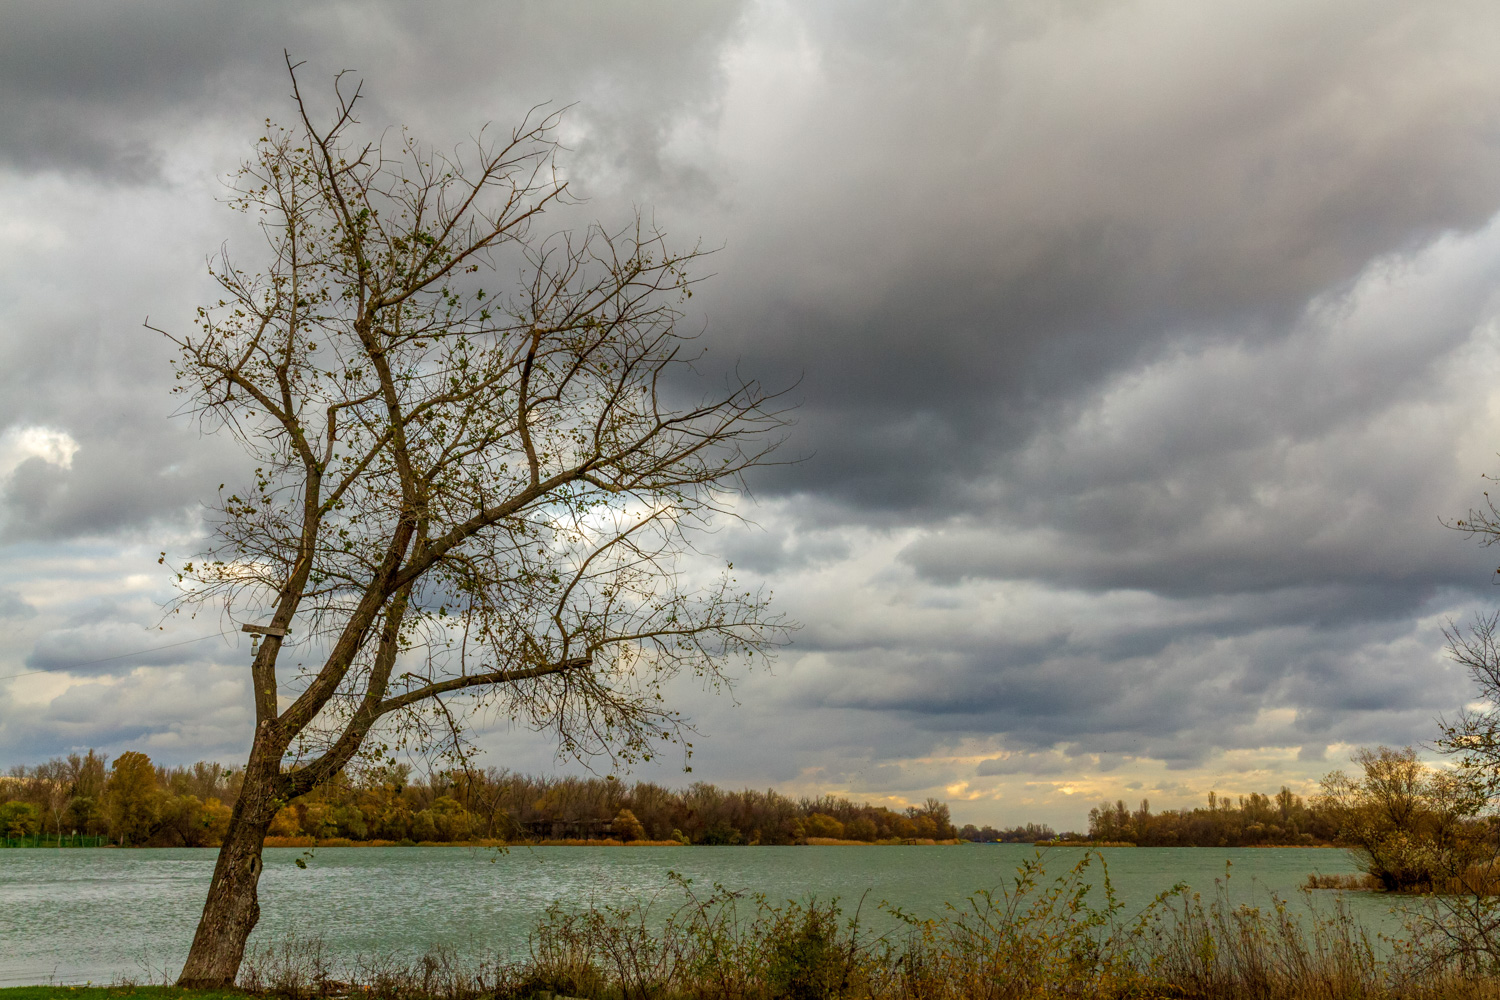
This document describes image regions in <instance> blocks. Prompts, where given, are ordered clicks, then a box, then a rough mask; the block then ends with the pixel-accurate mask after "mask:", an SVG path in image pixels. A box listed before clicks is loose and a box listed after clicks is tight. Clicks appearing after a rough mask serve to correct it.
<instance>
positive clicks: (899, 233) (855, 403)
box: [715, 4, 1500, 517]
mask: <svg viewBox="0 0 1500 1000" xmlns="http://www.w3.org/2000/svg"><path fill="white" fill-rule="evenodd" d="M833 9H834V10H835V11H837V13H825V14H822V15H813V16H812V17H810V19H811V20H816V21H819V22H820V23H819V25H818V27H819V29H821V31H820V33H819V34H818V36H817V38H816V44H817V45H818V46H819V48H818V52H817V60H816V62H817V65H816V68H815V69H813V70H809V71H808V75H809V77H810V78H811V79H812V80H814V81H816V82H817V83H824V84H828V85H826V86H822V87H810V88H809V92H808V94H806V95H801V96H800V97H799V99H798V100H797V102H796V103H794V104H792V105H791V106H790V107H787V108H778V111H780V112H781V115H780V117H778V119H777V121H778V122H781V121H784V122H785V125H784V127H780V128H776V127H769V126H768V127H767V129H766V131H767V133H768V134H767V135H765V136H764V137H763V138H764V139H766V140H771V141H767V142H766V145H767V146H768V147H769V148H770V149H773V150H775V151H776V153H777V154H778V156H777V158H776V159H775V160H774V162H765V161H769V160H771V157H770V155H769V154H768V155H766V156H765V157H763V158H761V159H759V160H755V161H754V165H755V166H757V167H765V168H766V171H765V173H764V174H761V175H757V176H756V177H754V178H746V179H744V181H743V183H742V184H741V186H740V189H739V190H738V191H737V197H738V198H739V199H740V200H741V201H742V202H746V203H749V204H747V207H753V208H755V209H758V210H760V211H763V212H765V213H766V214H767V215H768V216H769V217H770V218H771V219H772V220H773V221H774V222H775V223H776V224H775V225H768V226H763V227H758V228H757V229H755V230H754V231H753V232H750V233H739V234H736V237H735V238H734V239H731V241H730V251H729V256H730V257H731V259H734V261H735V264H736V265H740V266H741V267H743V269H744V273H745V274H746V275H747V276H748V277H749V278H750V279H751V283H750V284H748V285H745V284H740V283H738V282H737V279H736V277H735V273H736V271H738V270H740V268H739V267H733V268H726V272H727V277H726V279H725V282H726V284H733V285H734V286H735V287H734V288H732V289H730V290H726V291H725V292H724V293H723V294H724V296H725V298H726V299H729V300H730V301H732V302H733V303H734V307H733V308H732V309H731V310H730V312H729V315H728V316H727V317H724V316H717V317H716V320H715V322H716V326H719V327H722V326H725V325H732V324H737V323H738V322H739V321H740V317H745V318H746V319H749V318H750V317H753V318H754V322H753V324H751V323H743V325H736V326H735V328H734V332H735V335H736V337H737V342H738V343H739V344H740V345H741V349H742V350H744V351H745V352H746V353H751V352H753V353H754V355H755V357H756V359H757V361H758V362H759V363H762V364H765V363H767V356H768V355H769V356H770V359H771V363H774V364H777V365H779V366H781V367H780V370H781V371H783V372H784V373H789V372H793V371H797V372H803V373H805V376H804V381H803V385H804V387H805V392H806V395H807V398H808V403H807V406H806V408H805V410H804V413H803V421H802V427H801V434H802V437H801V440H802V443H803V444H804V445H806V446H808V447H810V448H812V449H815V450H816V453H817V455H818V458H819V460H818V461H817V462H812V463H806V464H803V465H799V466H795V467H792V468H789V469H785V470H782V471H781V472H780V473H779V475H777V476H774V477H767V479H766V480H765V482H766V483H767V484H768V485H769V484H771V483H774V484H775V486H776V487H777V488H780V489H787V490H798V489H800V490H809V491H815V492H825V493H832V494H834V495H836V496H838V497H839V498H840V499H842V500H844V501H846V502H847V503H849V504H850V505H851V506H854V507H869V506H874V507H897V508H900V509H902V510H903V511H906V512H907V513H908V514H909V515H912V516H917V517H923V516H930V515H931V514H932V513H941V512H943V511H945V510H951V509H955V508H956V509H971V508H972V506H973V501H972V499H971V498H970V497H968V495H967V493H968V484H969V482H970V480H971V479H972V478H973V477H974V476H975V475H976V474H979V475H984V474H988V473H993V472H997V471H998V470H997V469H996V468H995V466H996V464H997V463H998V462H999V461H1000V460H1001V458H1002V457H1003V456H1004V455H1006V454H1008V453H1009V452H1011V451H1012V450H1014V449H1015V448H1017V447H1019V446H1020V445H1022V444H1023V443H1024V442H1025V441H1027V440H1028V439H1029V436H1030V435H1031V433H1033V432H1034V430H1035V429H1036V424H1037V422H1038V421H1039V420H1041V419H1043V418H1045V417H1046V416H1047V415H1048V413H1049V411H1051V410H1053V409H1054V408H1056V407H1059V406H1064V405H1066V404H1067V403H1068V402H1069V401H1071V400H1073V399H1075V398H1076V397H1077V396H1078V395H1079V394H1080V393H1083V392H1085V391H1088V390H1089V389H1090V388H1091V387H1094V386H1096V385H1097V384H1098V383H1099V381H1100V380H1101V378H1103V377H1105V376H1106V375H1108V374H1109V373H1111V372H1114V371H1117V370H1119V369H1121V368H1122V367H1127V366H1132V365H1134V364H1138V363H1140V362H1141V361H1143V360H1146V359H1149V358H1151V357H1152V356H1154V355H1156V354H1157V353H1158V352H1159V351H1160V350H1162V349H1163V348H1164V347H1166V346H1168V345H1171V344H1173V343H1175V342H1178V341H1180V340H1181V339H1182V338H1185V337H1187V338H1194V339H1196V338H1202V337H1208V338H1223V339H1230V340H1238V339H1246V338H1248V339H1251V340H1256V339H1263V338H1266V337H1277V336H1280V335H1281V334H1282V333H1283V331H1284V330H1285V327H1286V325H1287V324H1289V323H1291V322H1293V321H1295V318H1296V317H1297V316H1298V314H1299V313H1300V312H1301V311H1302V310H1303V308H1304V307H1305V306H1306V304H1307V303H1308V301H1309V300H1310V299H1311V298H1313V297H1315V296H1317V295H1319V294H1321V293H1323V292H1324V291H1325V290H1326V289H1328V288H1330V287H1334V286H1337V285H1339V284H1340V283H1342V282H1345V281H1348V280H1350V279H1352V278H1353V277H1354V276H1355V275H1356V274H1358V273H1359V272H1360V271H1361V270H1362V269H1363V268H1364V267H1365V266H1366V264H1367V263H1368V262H1369V261H1370V260H1371V259H1372V258H1374V257H1376V256H1379V255H1381V254H1383V253H1387V252H1391V251H1396V250H1403V249H1408V248H1411V247H1412V246H1414V245H1417V244H1420V242H1421V241H1422V240H1424V239H1425V238H1427V237H1430V236H1432V235H1435V234H1437V233H1440V232H1442V231H1444V230H1445V229H1449V228H1460V229H1462V228H1471V227H1477V226H1479V225H1482V224H1483V223H1484V222H1485V221H1486V220H1487V219H1488V218H1489V216H1490V215H1491V214H1492V213H1493V212H1494V210H1495V208H1496V206H1497V205H1500V180H1497V178H1500V170H1497V169H1496V168H1497V167H1500V146H1497V143H1496V136H1497V131H1496V127H1495V119H1494V114H1493V112H1492V111H1491V110H1490V109H1492V108H1494V107H1496V106H1497V105H1496V101H1495V99H1496V97H1497V96H1500V84H1497V81H1496V79H1495V78H1494V75H1493V74H1490V73H1487V72H1483V71H1482V69H1481V67H1482V66H1483V65H1484V64H1485V63H1487V61H1488V56H1487V55H1486V54H1485V49H1484V47H1483V46H1481V45H1477V44H1475V40H1476V39H1477V38H1493V37H1494V33H1495V24H1494V23H1493V22H1494V20H1495V19H1494V18H1493V17H1492V16H1488V17H1484V16H1477V15H1478V14H1479V11H1478V9H1477V8H1464V9H1462V10H1460V9H1459V8H1453V9H1448V10H1445V11H1444V12H1443V13H1440V14H1433V13H1431V12H1427V14H1429V15H1430V16H1424V19H1423V22H1422V23H1421V24H1414V23H1413V19H1412V17H1411V16H1410V14H1409V8H1405V7H1404V6H1402V5H1395V4H1376V5H1348V4H1328V5H1322V6H1319V7H1317V8H1314V7H1310V6H1308V5H1280V4H1267V5H1259V6H1258V7H1255V8H1250V7H1241V8H1239V9H1237V10H1236V11H1235V12H1234V13H1233V14H1228V13H1226V12H1225V11H1223V10H1216V11H1214V12H1213V13H1212V14H1211V15H1210V14H1209V12H1208V10H1207V9H1204V8H1194V7H1192V6H1191V5H1182V4H1175V5H1174V4H1160V5H1151V6H1131V7H1128V8H1127V7H1110V8H1098V9H1096V11H1095V12H1092V13H1091V14H1089V15H1081V16H1065V15H1059V16H1057V17H1056V18H1055V20H1048V19H1046V18H1042V17H1036V18H1033V19H1018V18H1016V17H1015V16H1014V15H1013V13H1005V12H1002V13H995V14H989V13H979V12H976V11H975V10H973V9H969V8H960V7H957V6H947V7H940V8H937V9H936V10H929V9H928V8H923V9H922V11H921V13H920V14H918V13H917V12H916V11H915V10H914V9H912V10H902V11H901V12H900V13H895V12H892V11H890V10H888V11H887V12H886V13H885V14H883V15H881V14H876V15H870V13H869V12H868V11H865V10H863V9H862V10H860V11H859V12H858V14H857V15H856V14H855V13H854V12H853V11H852V10H847V9H845V8H833ZM1014 9H1015V8H1004V9H1003V10H1004V11H1007V12H1013V10H1014ZM856 16H857V17H858V18H859V19H860V22H861V23H860V25H858V26H855V25H854V24H853V23H852V21H853V20H854V18H855V17H856ZM1476 17H1477V20H1476ZM1019 21H1027V23H1018V22H1019ZM1418 28H1420V29H1421V30H1420V31H1418V30H1417V29H1418ZM1199 32H1201V33H1199ZM1470 32H1473V33H1474V34H1473V35H1472V36H1471V35H1470V34H1469V33H1470ZM976 36H980V37H982V38H983V43H982V44H979V43H975V44H973V47H972V48H971V49H968V50H964V49H962V48H961V47H960V45H961V43H960V41H959V40H969V41H972V40H973V39H975V37H976ZM1288 37H1294V38H1307V37H1317V38H1319V39H1321V40H1322V43H1321V44H1320V45H1310V44H1296V45H1285V44H1279V43H1281V42H1284V41H1285V40H1286V39H1287V38H1288ZM898 39H899V41H897V40H898ZM1394 39H1401V40H1402V41H1403V42H1405V44H1396V43H1395V41H1394ZM956 48H958V51H955V49H956ZM1435 63H1441V64H1442V65H1443V66H1444V67H1445V70H1444V71H1443V72H1441V73H1434V71H1433V70H1434V64H1435ZM842 79H859V80H861V81H862V84H861V85H860V86H848V87H841V86H836V85H832V81H836V80H842ZM775 140H784V141H775ZM794 151H795V152H794ZM788 153H791V154H792V155H787V154H788ZM767 298H770V299H771V300H772V301H773V302H774V303H775V305H774V307H773V309H771V310H767V309H766V308H765V307H764V305H761V303H764V302H765V300H766V299H767ZM747 299H753V300H754V301H755V302H756V303H757V305H756V306H755V307H754V308H752V307H751V306H750V304H749V303H748V302H747V301H746V300H747Z"/></svg>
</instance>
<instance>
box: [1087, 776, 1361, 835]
mask: <svg viewBox="0 0 1500 1000" xmlns="http://www.w3.org/2000/svg"><path fill="white" fill-rule="evenodd" d="M1341 821H1342V817H1341V815H1340V814H1339V812H1338V810H1337V809H1336V808H1335V807H1334V806H1333V804H1331V803H1329V802H1327V801H1325V800H1324V798H1323V797H1321V796H1320V797H1317V798H1314V799H1313V800H1312V802H1311V803H1305V802H1303V801H1302V797H1301V796H1299V795H1294V794H1293V793H1292V791H1291V789H1289V788H1287V787H1286V786H1282V789H1281V791H1279V792H1277V793H1276V794H1275V795H1274V796H1269V797H1268V796H1265V795H1260V794H1258V793H1251V794H1250V795H1241V796H1239V797H1238V800H1235V801H1232V800H1230V799H1228V798H1225V797H1221V796H1219V795H1217V794H1215V793H1214V792H1209V793H1208V805H1207V806H1200V807H1198V808H1196V809H1169V810H1166V811H1164V812H1159V813H1153V812H1152V811H1151V803H1150V802H1149V801H1147V800H1145V799H1142V800H1141V804H1140V806H1139V807H1138V808H1136V809H1134V810H1132V809H1130V808H1129V807H1127V806H1126V805H1125V803H1124V802H1123V801H1116V802H1115V803H1113V804H1111V803H1109V802H1104V803H1101V804H1100V805H1099V806H1098V807H1097V808H1094V809H1091V810H1089V832H1088V835H1087V836H1086V837H1080V836H1078V835H1077V834H1071V833H1069V834H1063V836H1062V837H1060V838H1058V839H1063V840H1073V839H1078V840H1090V841H1094V842H1110V843H1128V844H1135V845H1137V846H1140V847H1260V846H1273V845H1287V846H1303V847H1307V846H1315V845H1324V844H1331V843H1333V842H1334V840H1335V839H1336V838H1337V837H1338V834H1339V827H1340V823H1341Z"/></svg>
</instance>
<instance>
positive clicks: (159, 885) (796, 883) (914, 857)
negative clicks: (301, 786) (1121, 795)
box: [0, 844, 1392, 986]
mask: <svg viewBox="0 0 1500 1000" xmlns="http://www.w3.org/2000/svg"><path fill="white" fill-rule="evenodd" d="M1036 853H1037V852H1036V850H1035V849H1034V848H1032V847H1029V846H1023V845H978V844H974V845H964V846H960V847H639V848H619V847H614V848H611V847H602V848H590V847H543V848H515V849H512V850H510V851H508V852H503V853H502V852H498V851H495V850H489V849H482V848H466V847H343V848H322V849H319V850H317V851H316V852H315V853H314V854H313V855H312V857H311V858H304V860H305V863H306V865H307V867H306V868H305V869H304V868H301V867H298V865H297V864H296V861H297V859H298V858H303V855H304V852H303V851H301V850H298V849H296V848H281V849H270V850H267V851H266V853H265V862H266V866H265V873H264V875H263V876H262V878H261V889H260V898H261V912H262V916H261V922H260V926H259V927H258V928H257V929H256V932H255V935H254V937H253V938H252V942H251V943H252V946H254V945H256V944H257V943H260V944H264V943H267V942H273V941H279V940H282V939H284V938H285V937H287V936H288V935H291V936H295V937H312V936H317V937H320V938H321V939H322V941H323V943H324V946H325V948H327V949H328V950H329V951H331V952H332V954H334V955H335V956H338V957H340V958H342V959H345V960H348V959H352V958H353V957H355V956H357V955H360V954H366V955H370V954H388V955H395V956H401V957H416V956H418V955H420V954H422V953H423V952H424V951H426V950H427V949H429V948H432V947H434V946H439V945H441V946H446V947H451V948H453V949H456V950H457V951H458V953H459V954H461V955H469V956H496V955H499V956H506V955H516V954H519V953H521V952H523V951H524V949H525V947H526V938H527V934H528V932H529V931H530V930H531V928H532V927H533V926H534V925H535V922H536V920H537V918H538V917H539V916H540V915H541V914H542V913H543V911H544V910H545V909H546V907H547V906H548V904H550V903H552V902H554V901H557V900H561V901H563V902H564V903H566V904H568V905H586V904H588V903H614V904H618V903H623V902H628V901H631V900H644V899H648V898H651V897H652V896H653V895H655V896H658V898H659V899H661V900H664V901H669V902H670V901H676V900H680V899H681V898H682V896H681V890H680V889H679V888H676V887H674V886H672V885H671V883H670V880H669V878H668V873H669V872H673V871H675V872H677V873H679V874H680V875H682V876H683V877H685V878H687V879H691V880H692V885H693V888H694V889H695V890H701V891H704V892H707V891H711V889H712V886H713V885H714V884H715V883H718V884H721V885H723V886H725V887H727V888H729V889H735V890H741V889H743V890H748V891H751V892H761V893H765V894H766V895H767V896H768V897H769V898H770V899H772V900H777V901H779V900H785V899H799V900H805V899H807V898H809V897H816V898H818V899H821V900H827V899H829V898H831V897H838V898H840V900H841V901H842V902H843V904H844V906H845V909H846V911H852V910H853V909H854V908H855V907H856V906H859V905H860V901H861V899H862V898H863V900H864V902H863V909H862V911H861V912H862V917H865V918H867V920H866V922H867V924H868V925H869V926H871V927H872V928H874V929H876V930H877V931H878V930H880V929H882V928H885V927H889V926H890V924H891V922H890V919H889V918H888V917H886V916H884V915H883V914H882V912H881V911H880V908H879V905H878V904H880V903H881V902H888V903H891V904H894V905H896V906H899V907H901V908H902V909H904V910H906V911H908V912H913V913H917V914H919V915H932V916H935V915H938V914H940V913H941V912H942V910H943V906H944V904H945V903H962V901H963V900H964V899H965V898H966V897H968V896H969V895H970V894H972V893H973V892H975V891H976V890H979V889H990V890H995V889H1000V888H1002V887H1003V886H1004V885H1005V884H1006V883H1007V880H1008V879H1011V878H1013V876H1014V873H1015V870H1016V868H1017V867H1018V866H1019V865H1020V864H1022V863H1023V862H1024V861H1025V860H1026V859H1028V858H1031V857H1034V856H1035V855H1036ZM1083 853H1084V852H1083V851H1081V850H1079V849H1076V848H1051V849H1048V850H1046V851H1044V852H1043V864H1044V865H1045V868H1046V870H1047V873H1048V875H1049V876H1055V875H1061V874H1063V873H1064V872H1066V871H1067V869H1068V868H1069V867H1071V866H1072V865H1073V864H1074V863H1076V862H1077V860H1078V859H1079V858H1080V857H1081V856H1082V855H1083ZM1100 853H1101V854H1102V855H1103V857H1104V859H1105V863H1106V864H1107V866H1108V870H1109V875H1110V878H1111V881H1112V883H1113V885H1114V888H1115V890H1116V892H1117V894H1118V896H1119V898H1120V900H1121V902H1122V903H1124V904H1125V907H1126V913H1127V914H1129V913H1134V912H1137V911H1139V909H1140V908H1141V907H1143V906H1145V905H1146V904H1148V903H1149V902H1150V901H1151V899H1152V898H1153V897H1154V896H1155V895H1156V894H1157V893H1159V892H1161V891H1163V890H1165V889H1168V888H1170V887H1171V886H1172V885H1174V884H1176V883H1179V882H1185V883H1187V884H1189V885H1191V886H1192V887H1193V888H1194V889H1196V890H1198V891H1200V892H1203V893H1204V894H1205V895H1208V894H1210V893H1212V892H1214V891H1215V880H1216V879H1222V878H1223V876H1224V875H1225V872H1226V864H1227V865H1229V868H1228V870H1229V871H1230V872H1231V873H1232V877H1231V878H1230V880H1229V882H1228V891H1229V894H1230V896H1231V898H1232V899H1234V900H1235V901H1236V902H1253V903H1264V902H1266V901H1267V900H1268V899H1269V896H1270V894H1271V893H1273V892H1274V893H1277V894H1279V895H1281V896H1283V897H1295V896H1296V895H1297V889H1298V886H1299V885H1300V884H1301V883H1302V881H1303V880H1304V879H1305V878H1306V876H1307V875H1308V873H1309V872H1322V873H1335V872H1350V871H1353V870H1354V869H1353V865H1352V864H1351V862H1350V859H1349V857H1348V855H1347V854H1345V852H1343V851H1337V850H1326V849H1313V848H1286V849H1274V850H1272V849H1267V850H1260V849H1253V848H1219V849H1216V848H1104V849H1103V850H1102V851H1101V852H1100ZM214 857H215V852H214V851H212V850H193V849H181V850H174V849H141V850H110V849H95V850H90V849H74V850H47V849H24V850H23V849H15V850H0V985H7V986H8V985H20V984H29V983H45V982H49V981H52V982H59V983H81V982H86V981H92V982H94V983H106V982H111V981H115V980H120V979H133V980H136V981H141V982H146V981H157V982H160V981H162V980H163V978H167V977H170V976H172V975H174V974H175V973H176V971H177V969H178V968H179V967H180V966H181V963H182V960H183V957H184V956H185V955H186V954H187V948H188V944H189V943H190V942H191V940H192V936H193V930H194V927H195V926H196V924H197V919H198V913H199V910H200V908H201V907H202V905H203V897H204V894H205V892H206V891H207V887H208V880H209V876H210V875H211V873H212V871H213V864H214ZM1323 895H1324V897H1325V898H1326V895H1327V894H1323ZM1348 895H1349V899H1350V902H1351V906H1352V909H1353V911H1354V912H1355V913H1356V915H1358V916H1359V917H1360V918H1361V919H1362V920H1364V921H1366V922H1367V923H1370V924H1371V925H1375V926H1382V927H1387V928H1388V927H1389V926H1390V925H1391V924H1392V917H1391V916H1390V901H1389V900H1388V899H1386V898H1383V897H1379V896H1374V895H1369V894H1364V893H1351V894H1348Z"/></svg>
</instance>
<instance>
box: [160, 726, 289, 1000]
mask: <svg viewBox="0 0 1500 1000" xmlns="http://www.w3.org/2000/svg"><path fill="white" fill-rule="evenodd" d="M268 756H270V755H269V754H266V753H264V752H263V750H262V748H261V747H256V748H255V749H253V750H252V751H251V755H250V764H249V766H248V767H246V769H245V781H244V784H243V785H242V786H241V789H240V797H239V799H238V800H237V801H236V802H235V804H234V812H233V813H232V814H231V816H230V818H229V829H228V830H227V831H226V832H225V834H224V844H223V846H222V847H220V848H219V861H218V864H216V865H215V866H214V878H213V882H212V883H211V884H210V885H209V887H208V900H207V902H205V903H204V904H203V916H202V918H201V919H200V920H199V921H198V933H197V934H195V935H194V936H193V946H192V948H191V950H189V952H188V957H187V962H185V963H184V964H183V966H182V974H181V975H180V976H178V978H177V985H178V986H182V987H190V988H193V989H217V988H224V987H230V986H233V985H234V980H235V977H236V976H238V975H239V971H240V962H241V961H242V960H243V959H244V957H245V942H246V941H247V940H249V938H250V932H251V931H252V930H254V929H255V925H256V923H257V922H258V921H259V920H260V900H259V895H258V893H257V887H258V886H259V884H260V873H261V869H262V867H263V864H262V862H261V848H262V847H263V846H264V844H265V839H266V831H267V830H269V829H270V827H271V820H272V819H274V818H275V816H276V810H277V808H278V805H279V802H278V800H277V796H276V792H277V784H278V778H279V777H280V770H281V768H280V761H279V759H277V760H274V761H270V762H268V761H266V760H265V758H266V757H268ZM276 756H277V758H279V756H280V755H279V754H277V755H276Z"/></svg>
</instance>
